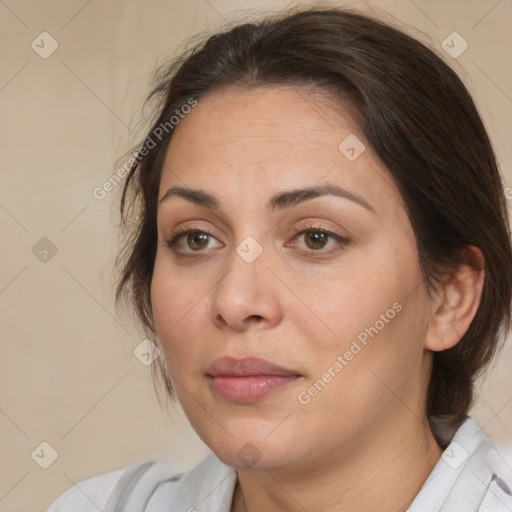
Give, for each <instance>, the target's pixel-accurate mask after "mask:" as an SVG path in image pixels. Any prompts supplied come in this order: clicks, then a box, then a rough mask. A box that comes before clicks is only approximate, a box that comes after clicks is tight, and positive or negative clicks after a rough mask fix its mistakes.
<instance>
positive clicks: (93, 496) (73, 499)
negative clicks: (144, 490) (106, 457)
mask: <svg viewBox="0 0 512 512" xmlns="http://www.w3.org/2000/svg"><path fill="white" fill-rule="evenodd" d="M150 469H152V471H151V473H150V476H151V477H152V479H153V480H158V479H160V478H162V477H168V476H169V475H170V474H171V475H172V476H180V475H181V474H180V472H179V469H178V467H177V465H176V464H172V463H170V462H167V461H163V460H151V461H144V462H139V463H137V464H134V465H131V466H126V467H124V468H120V469H116V470H113V471H109V472H105V473H101V474H99V475H95V476H93V477H90V478H87V479H86V480H82V481H80V482H78V483H76V484H73V485H72V486H71V487H69V488H68V489H67V490H66V491H64V492H63V493H62V494H61V495H60V496H58V497H57V499H56V500H55V501H54V502H53V503H52V504H51V505H50V507H49V508H48V509H47V512H74V511H75V510H76V511H80V512H89V511H91V512H98V510H105V511H106V510H107V508H106V507H107V505H108V504H109V502H112V497H113V496H114V495H118V494H120V491H121V490H122V489H127V488H130V487H131V486H133V485H134V484H135V483H137V481H140V480H141V478H142V477H143V475H144V474H146V476H149V475H148V472H149V470H150Z"/></svg>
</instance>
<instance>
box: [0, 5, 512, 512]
mask: <svg viewBox="0 0 512 512" xmlns="http://www.w3.org/2000/svg"><path fill="white" fill-rule="evenodd" d="M299 3H305V2H286V1H278V0H267V1H248V0H243V1H241V0H239V1H235V0H209V1H206V0H190V1H187V2H183V1H178V0H168V1H163V0H158V1H157V0H153V1H149V2H142V1H129V0H125V1H113V0H109V1H99V0H91V1H87V0H73V1H69V0H68V1H64V0H51V1H47V2H44V3H43V2H35V1H27V0H25V1H14V0H4V1H0V33H1V34H2V36H1V37H2V45H1V49H0V52H1V62H2V66H1V69H0V105H1V114H2V115H1V116H0V140H1V141H2V161H1V171H0V172H1V176H2V186H1V188H0V229H1V233H2V251H1V264H0V311H1V331H0V332H1V335H2V338H1V340H2V345H1V349H2V355H1V358H0V432H1V435H0V454H1V455H0V456H1V459H0V460H1V467H0V511H2V512H21V511H23V512H26V511H28V510H30V511H38V510H45V508H46V507H47V506H48V504H49V503H50V502H51V501H53V500H54V499H55V497H56V496H57V495H58V494H60V493H61V492H62V491H64V490H65V489H67V488H68V487H69V486H71V485H72V484H73V482H78V481H80V480H83V479H85V478H88V477H90V476H92V475H95V474H98V473H101V472H105V471H109V470H112V469H116V468H119V467H122V466H126V465H129V464H133V463H136V462H138V461H142V460H145V459H149V458H156V457H157V458H167V459H169V460H174V461H176V463H177V464H180V465H181V466H182V468H183V469H184V470H186V469H188V468H190V467H192V466H193V465H195V464H196V463H197V462H198V461H199V460H200V459H202V458H203V457H204V455H205V454H206V453H207V451H208V449H207V447H206V446H205V445H204V444H203V443H202V441H201V440H200V439H199V438H198V436H197V435H196V434H195V432H194V431H193V430H192V429H191V427H190V426H189V425H188V423H187V421H186V419H185V418H184V416H183V414H182V411H181V409H180V407H179V406H176V409H175V410H173V409H172V408H170V410H169V412H166V411H165V410H163V409H161V408H160V406H159V404H158V402H157V399H156V395H155V392H154V389H153V385H152V383H151V370H150V367H147V366H144V365H143V364H141V362H140V361H139V360H138V359H137V358H136V357H135V356H134V354H133V350H134V349H135V347H137V345H139V343H140V342H141V340H142V339H143V336H142V335H141V334H140V333H138V332H137V329H136V328H135V327H134V326H133V325H132V323H131V322H130V321H129V319H128V318H117V317H116V315H115V310H114V304H113V289H114V280H113V277H112V269H113V257H114V254H115V252H116V249H117V245H118V241H117V235H116V234H115V232H114V228H113V225H114V224H115V223H117V217H116V216H115V215H116V214H115V209H114V206H115V205H114V201H115V199H116V195H117V192H118V190H119V189H120V186H118V187H117V188H116V189H115V190H114V191H113V192H111V193H109V194H107V196H106V197H105V198H104V199H102V200H100V199H96V198H95V197H94V196H93V190H94V189H95V188H96V187H100V186H101V185H102V184H103V183H104V182H105V180H107V179H108V178H109V177H110V176H111V175H112V174H113V172H114V171H115V164H116V161H117V159H118V158H120V157H121V156H122V155H123V153H124V152H125V150H126V149H127V148H129V147H130V146H132V145H133V144H134V143H136V142H138V140H139V138H140V135H141V133H140V131H139V132H138V131H137V130H136V128H135V127H136V126H137V122H138V121H140V120H141V119H142V112H141V109H142V103H143V100H144V97H145V95H146V93H147V92H148V79H149V76H150V73H151V72H152V71H153V69H154V68H155V65H156V64H157V63H158V62H161V61H162V60H163V59H164V58H166V57H168V56H171V55H172V54H173V53H174V51H175V50H176V48H177V47H178V45H179V44H181V43H183V42H184V41H185V39H186V38H188V37H189V36H192V35H193V34H196V33H197V32H200V31H203V30H206V29H208V30H213V29H215V28H217V27H220V26H221V24H222V23H224V22H225V20H231V19H233V17H235V16H238V15H239V12H240V10H245V11H246V12H248V11H252V12H256V13H257V12H260V11H262V10H278V9H281V8H283V7H285V6H287V5H298V4H299ZM324 3H327V2H324ZM330 3H333V4H337V3H339V2H330ZM345 3H346V4H347V5H352V6H355V7H359V8H361V9H364V10H371V9H373V10H375V11H376V12H381V13H383V14H385V13H386V12H388V13H390V15H392V16H393V17H395V18H397V19H398V20H400V22H401V23H402V26H403V27H404V28H406V29H407V30H410V32H411V33H412V34H413V35H415V36H416V37H420V38H422V39H423V40H425V41H430V44H431V45H432V46H434V47H436V48H437V49H438V50H439V52H440V53H443V55H444V56H445V57H446V60H447V61H449V62H451V64H452V65H453V66H454V67H455V69H456V70H457V71H458V72H459V73H460V74H461V75H462V77H463V79H464V80H465V82H466V83H467V85H468V87H469V89H470V91H471V92H472V93H473V94H474V96H475V98H476V100H477V102H478V105H479V108H480V111H481V113H482V116H483V117H484V120H485V123H486V125H487V127H488V129H489V131H490V134H491V137H492V139H493V140H494V143H495V147H496V151H497V154H498V158H499V161H500V165H501V167H502V169H503V172H504V175H505V177H506V180H507V184H508V185H509V186H510V185H512V172H511V169H512V165H511V164H512V149H511V147H512V145H511V144H510V137H511V133H512V130H511V128H512V99H511V98H512V80H511V59H510V48H511V40H512V35H511V31H510V19H512V2H511V1H510V0H501V1H497V0H479V1H476V0H458V1H446V0H435V1H427V0H415V1H412V0H396V1H391V0H388V1H384V0H382V1H377V0H375V1H370V2H368V3H363V2H345ZM43 31H46V32H48V33H50V34H51V36H52V37H53V38H54V39H55V40H56V41H57V43H58V49H57V50H56V51H55V52H54V53H53V54H52V55H51V56H49V57H48V58H46V59H43V58H41V57H40V56H39V54H38V53H36V52H35V51H34V50H33V49H32V48H31V43H32V41H34V40H35V41H36V43H37V42H38V41H40V38H38V36H39V34H40V33H41V32H43ZM453 31H457V32H459V33H460V34H461V35H462V36H463V38H464V39H465V40H466V41H467V42H468V43H469V48H468V49H467V50H466V51H465V52H464V53H463V54H462V55H461V56H460V57H459V58H458V59H456V60H455V59H453V58H451V57H449V56H448V55H446V54H445V53H444V52H443V50H442V48H441V42H442V41H443V40H444V39H445V38H446V37H447V36H448V35H449V34H450V33H451V32H453ZM423 33H424V34H423ZM45 37H46V36H45ZM48 41H49V40H48V39H46V44H45V48H46V49H48V48H49V43H48ZM39 44H40V46H41V43H39ZM40 51H42V49H40ZM511 195H512V194H511ZM43 237H47V238H48V239H50V240H51V242H52V243H53V244H54V245H55V247H56V248H57V252H56V254H55V255H53V256H51V252H50V253H48V256H47V261H46V262H43V261H40V259H39V258H38V257H36V255H35V254H34V253H33V251H32V248H33V247H34V245H35V244H36V243H38V241H39V240H40V239H41V238H43ZM40 243H42V244H43V245H44V242H40ZM36 247H39V246H36ZM43 249H44V247H43ZM39 250H41V248H39ZM35 252H37V251H35ZM40 257H42V255H40ZM509 345H510V344H509ZM511 363H512V355H511V350H510V346H509V347H508V348H507V352H505V353H504V355H503V356H502V358H501V359H500V361H498V363H497V366H496V367H495V368H494V369H493V371H492V372H491V373H490V375H489V377H488V379H487V380H486V381H485V382H484V383H482V384H481V388H482V389H481V395H480V398H479V402H478V404H477V406H476V407H475V408H474V410H473V412H472V415H473V417H474V418H475V419H476V420H477V421H478V422H479V423H480V425H481V426H482V427H483V428H484V430H485V431H486V432H487V433H488V434H489V435H490V436H492V437H493V438H494V439H496V440H497V441H499V442H500V443H503V444H504V445H505V444H506V446H507V449H508V450H510V451H511V452H512V376H511V372H510V371H509V370H508V368H510V366H511ZM42 442H47V443H49V444H50V445H51V446H52V447H53V448H54V449H55V450H56V451H57V452H58V458H57V459H56V460H55V462H54V463H53V464H52V465H51V466H49V467H48V469H42V468H41V467H40V466H39V465H38V464H37V463H36V462H35V460H39V461H42V460H43V458H44V457H48V456H49V453H50V451H49V449H48V448H44V446H43V452H44V450H46V452H44V453H45V455H44V457H42V456H40V457H39V459H38V458H37V456H36V455H34V459H33V458H32V457H31V454H32V453H33V452H34V450H35V453H36V454H37V453H39V454H41V448H40V447H39V445H40V443H42ZM45 460H48V459H45Z"/></svg>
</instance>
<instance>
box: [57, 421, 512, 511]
mask: <svg viewBox="0 0 512 512" xmlns="http://www.w3.org/2000/svg"><path fill="white" fill-rule="evenodd" d="M511 465H512V463H511V461H507V460H505V459H504V457H503V455H502V454H501V453H500V452H499V450H498V449H497V447H496V445H495V444H494V443H492V442H491V441H490V440H489V439H488V438H487V437H486V436H485V434H484V432H483V431H482V430H481V429H480V428H479V427H478V425H477V424H476V423H475V422H474V421H473V420H472V419H471V418H467V419H466V420H465V421H464V422H463V423H462V425H461V426H460V428H459V429H458V430H457V432H456V433H455V435H454V436H453V439H452V441H451V443H450V444H449V446H448V447H447V448H446V450H445V451H444V452H443V454H442V456H441V458H440V459H439V461H438V463H437V464H436V466H435V467H434V469H433V470H432V473H431V474H430V476H429V477H428V479H427V480H426V482H425V483H424V485H423V487H422V488H421V489H420V491H419V492H418V494H417V495H416V497H415V499H414V500H413V502H412V503H411V505H410V506H409V508H408V509H407V512H512V490H511V489H512V467H511ZM236 483H237V473H236V471H235V470H234V469H233V468H231V467H230V466H227V465H226V464H224V463H223V462H222V461H220V460H219V459H218V458H217V457H216V455H215V454H214V453H213V452H211V453H210V454H209V455H208V456H207V457H205V458H204V459H203V460H202V461H201V462H200V463H199V464H198V465H197V466H196V467H195V468H193V469H191V470H190V471H188V472H187V473H185V474H180V473H179V470H178V469H177V467H176V466H175V465H173V464H172V463H170V462H168V461H147V462H142V463H140V464H136V465H133V466H130V467H127V468H123V469H118V470H116V471H111V472H108V473H103V474H100V475H97V476H94V477H92V478H89V479H87V480H84V481H82V482H80V483H78V484H77V485H75V486H73V487H71V488H69V489H68V490H67V491H65V492H64V493H63V494H61V495H60V496H59V497H58V498H57V500H56V501H54V502H53V503H52V504H51V505H50V507H49V508H48V510H47V512H98V510H101V511H102V512H121V511H122V512H229V511H230V508H231V501H232V498H233V492H234V489H235V486H236Z"/></svg>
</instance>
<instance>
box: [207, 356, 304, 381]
mask: <svg viewBox="0 0 512 512" xmlns="http://www.w3.org/2000/svg"><path fill="white" fill-rule="evenodd" d="M207 374H208V375H209V376H210V377H248V376H256V375H258V376H262V375H277V376H284V377H291V376H300V374H299V373H298V372H297V371H295V370H291V369H288V368H284V367H282V366H279V365H277V364H274V363H272V362H270V361H266V360H265V359H260V358H258V357H244V358H242V359H236V358H234V357H222V358H220V359H216V360H215V361H213V363H212V364H211V365H210V366H209V368H208V371H207Z"/></svg>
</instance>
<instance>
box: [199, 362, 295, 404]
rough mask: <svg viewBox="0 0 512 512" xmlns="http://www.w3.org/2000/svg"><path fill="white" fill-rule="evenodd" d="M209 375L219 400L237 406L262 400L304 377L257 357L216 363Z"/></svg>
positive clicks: (211, 385) (210, 369) (211, 386)
mask: <svg viewBox="0 0 512 512" xmlns="http://www.w3.org/2000/svg"><path fill="white" fill-rule="evenodd" d="M206 375H207V377H208V379H209V384H210V388H211V389H212V391H213V392H214V393H215V394H216V395H217V396H219V397H221V398H223V399H225V400H228V401H231V402H237V403H252V402H254V401H256V400H260V399H262V398H263V397H265V396H267V395H269V394H270V393H274V392H275V391H277V390H280V389H283V388H285V387H286V386H287V385H289V384H291V383H293V382H295V381H297V380H298V379H300V378H301V377H302V375H300V374H299V373H298V372H296V371H294V370H290V369H287V368H284V367H282V366H278V365H276V364H274V363H272V362H270V361H266V360H264V359H259V358H256V357H246V358H243V359H235V358H232V357H224V358H221V359H216V360H215V361H214V362H213V363H212V365H210V367H209V370H208V373H207V374H206Z"/></svg>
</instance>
